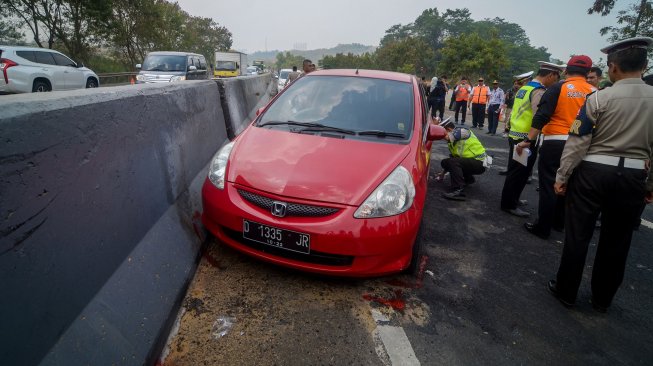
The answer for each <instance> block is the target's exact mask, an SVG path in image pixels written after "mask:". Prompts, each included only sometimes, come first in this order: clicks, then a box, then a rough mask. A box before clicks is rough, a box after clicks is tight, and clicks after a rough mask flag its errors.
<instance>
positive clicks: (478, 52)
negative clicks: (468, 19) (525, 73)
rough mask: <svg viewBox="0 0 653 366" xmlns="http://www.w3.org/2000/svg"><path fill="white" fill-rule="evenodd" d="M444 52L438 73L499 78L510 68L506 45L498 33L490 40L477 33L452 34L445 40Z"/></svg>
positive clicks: (491, 36)
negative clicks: (457, 35)
mask: <svg viewBox="0 0 653 366" xmlns="http://www.w3.org/2000/svg"><path fill="white" fill-rule="evenodd" d="M441 53H442V61H441V62H440V64H439V65H438V72H440V73H447V74H448V75H452V76H455V77H460V76H468V77H475V76H484V77H489V78H492V79H499V77H500V75H501V72H502V71H504V70H505V69H507V68H508V67H509V60H508V58H507V57H506V45H505V43H504V41H502V40H500V39H499V38H498V37H497V36H496V34H491V35H490V38H489V39H485V38H482V37H481V36H480V35H478V34H477V33H472V34H462V35H460V36H459V37H450V38H448V39H447V40H446V41H445V44H444V47H443V48H442V50H441Z"/></svg>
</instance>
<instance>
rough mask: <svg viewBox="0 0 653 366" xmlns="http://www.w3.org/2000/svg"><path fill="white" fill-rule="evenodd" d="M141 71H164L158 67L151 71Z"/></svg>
mask: <svg viewBox="0 0 653 366" xmlns="http://www.w3.org/2000/svg"><path fill="white" fill-rule="evenodd" d="M143 71H165V70H163V69H159V68H158V67H155V68H153V69H149V70H143Z"/></svg>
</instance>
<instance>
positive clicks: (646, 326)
mask: <svg viewBox="0 0 653 366" xmlns="http://www.w3.org/2000/svg"><path fill="white" fill-rule="evenodd" d="M468 124H469V123H468ZM474 132H475V133H477V135H478V136H479V138H481V140H482V141H483V143H484V145H485V146H486V148H487V149H488V151H489V153H490V154H493V155H494V156H495V161H494V163H495V166H494V167H493V168H492V169H491V170H489V171H487V172H486V173H485V174H483V175H481V176H480V177H478V178H477V182H476V183H475V184H474V185H472V186H471V187H470V188H469V189H468V190H467V195H468V200H467V201H466V202H453V201H447V200H445V199H443V198H441V197H440V193H441V192H443V191H445V190H446V187H447V185H448V181H446V182H444V183H437V182H435V181H434V180H433V179H431V181H430V183H429V192H428V205H427V210H426V213H425V219H424V224H425V233H426V237H427V240H426V241H425V245H426V253H427V255H428V259H427V260H426V262H425V266H424V267H423V269H424V270H423V271H422V272H421V275H418V276H417V277H409V276H406V275H396V276H390V277H385V278H377V279H370V280H346V279H331V278H323V277H317V276H313V275H307V274H304V273H300V272H296V271H290V270H287V269H284V268H280V267H276V266H272V265H268V264H265V263H262V262H259V261H256V260H253V259H250V258H248V257H246V256H244V255H241V254H239V253H237V252H235V251H233V250H231V249H229V248H227V247H225V246H224V245H221V244H219V243H216V242H211V243H210V244H209V245H208V247H207V250H206V252H205V253H204V256H203V258H202V260H201V263H200V266H199V269H198V271H197V274H196V275H195V279H194V281H193V283H192V284H191V286H190V288H189V291H188V294H187V296H186V299H185V301H184V306H183V309H182V313H181V317H180V319H181V322H180V326H179V329H178V332H176V333H174V335H173V337H172V338H171V340H170V342H169V346H170V349H169V353H168V354H167V357H166V358H165V361H164V364H165V365H166V366H171V365H390V364H394V365H398V364H406V365H415V364H422V365H441V364H446V365H469V364H492V365H515V364H524V365H587V364H592V365H620V364H623V365H650V364H653V347H651V346H650V345H651V344H653V335H652V333H651V331H652V330H653V312H652V310H651V309H653V254H652V253H653V250H652V248H651V245H652V244H653V229H651V228H649V227H642V228H640V230H639V231H637V232H635V235H634V237H633V243H632V248H631V251H630V256H629V260H628V266H627V269H626V274H625V278H624V282H623V284H622V286H621V289H620V290H619V292H618V293H617V296H616V298H615V301H614V303H613V306H612V307H611V308H610V309H609V311H608V313H607V314H600V313H597V312H595V311H594V310H593V309H592V307H591V305H590V304H589V303H588V300H589V297H590V288H589V274H590V273H591V266H592V261H593V257H594V251H595V248H596V247H595V243H596V239H597V237H598V230H597V232H596V235H595V238H594V240H593V243H592V247H591V249H590V254H589V256H588V261H587V268H586V273H585V278H584V280H583V283H582V285H581V289H580V292H579V297H578V300H577V306H576V308H574V309H571V310H570V309H567V308H565V307H563V306H562V305H561V304H560V303H559V302H558V301H557V300H556V299H554V298H553V297H552V296H551V295H550V294H549V293H548V292H547V290H546V283H547V281H548V280H549V279H551V278H553V276H554V275H555V272H556V270H557V265H558V261H559V258H560V254H561V251H562V240H563V236H562V235H563V234H561V233H557V232H554V233H553V234H552V236H551V238H550V239H549V240H541V239H539V238H536V237H534V236H532V235H530V234H529V233H527V232H526V231H525V230H524V229H523V227H522V225H523V223H524V222H525V221H526V220H525V219H519V218H516V217H513V216H510V215H508V214H506V213H504V212H502V211H500V210H499V199H500V193H501V188H502V185H503V180H504V178H503V177H502V176H499V175H498V174H497V172H498V170H500V169H501V167H502V166H504V164H505V163H506V160H507V147H508V143H507V140H506V139H505V138H501V137H500V136H488V135H486V134H485V133H484V132H485V131H480V130H474ZM447 154H448V152H447V149H446V146H445V144H444V142H437V143H435V145H434V148H433V153H432V158H433V162H432V165H431V175H432V176H433V175H434V174H435V173H436V172H437V171H439V170H440V165H439V162H440V160H441V159H442V158H443V157H446V156H447ZM536 186H537V184H536V183H535V182H534V183H533V184H532V185H529V186H527V187H526V189H525V191H524V194H523V196H522V198H523V199H526V200H528V205H527V206H525V207H524V209H525V210H527V211H529V212H531V213H532V214H536V209H537V192H536V190H535V189H536ZM644 218H645V219H646V220H648V221H649V222H650V221H653V208H652V207H650V206H649V207H647V209H646V211H645V213H644ZM224 317H231V318H232V319H231V320H233V324H232V325H231V326H230V327H228V333H227V334H226V335H224V336H222V337H218V336H217V335H216V334H217V331H219V329H217V328H218V326H219V325H221V324H222V323H221V322H220V320H222V318H224Z"/></svg>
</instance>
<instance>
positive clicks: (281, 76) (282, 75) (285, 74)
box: [279, 70, 290, 80]
mask: <svg viewBox="0 0 653 366" xmlns="http://www.w3.org/2000/svg"><path fill="white" fill-rule="evenodd" d="M288 74H290V71H288V70H281V73H279V79H284V80H286V79H288Z"/></svg>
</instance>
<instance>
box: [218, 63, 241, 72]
mask: <svg viewBox="0 0 653 366" xmlns="http://www.w3.org/2000/svg"><path fill="white" fill-rule="evenodd" d="M215 69H216V70H229V71H234V70H236V63H235V62H234V61H216V62H215Z"/></svg>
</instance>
